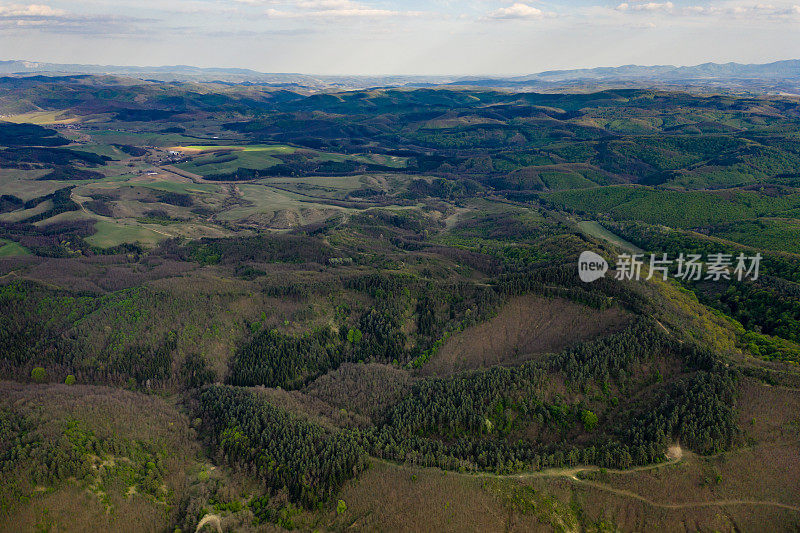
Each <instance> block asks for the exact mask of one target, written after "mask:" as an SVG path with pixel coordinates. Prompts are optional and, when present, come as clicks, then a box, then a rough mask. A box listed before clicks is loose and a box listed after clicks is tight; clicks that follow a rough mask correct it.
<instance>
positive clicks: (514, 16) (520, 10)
mask: <svg viewBox="0 0 800 533" xmlns="http://www.w3.org/2000/svg"><path fill="white" fill-rule="evenodd" d="M550 16H554V13H546V12H544V11H542V10H541V9H539V8H538V7H533V6H529V5H528V4H521V3H516V4H513V5H511V6H509V7H501V8H500V9H498V10H496V11H492V12H491V13H489V15H487V17H488V18H491V19H501V20H540V19H543V18H545V17H550Z"/></svg>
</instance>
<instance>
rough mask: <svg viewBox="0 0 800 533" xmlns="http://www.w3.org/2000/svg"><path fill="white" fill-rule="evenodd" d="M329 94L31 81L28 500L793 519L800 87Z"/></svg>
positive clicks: (406, 517)
mask: <svg viewBox="0 0 800 533" xmlns="http://www.w3.org/2000/svg"><path fill="white" fill-rule="evenodd" d="M313 93H315V91H305V90H301V89H298V88H295V89H293V90H288V89H286V88H276V87H269V86H264V85H258V84H249V85H244V84H234V83H229V82H218V83H197V82H194V81H177V82H170V83H163V82H157V81H153V80H150V81H143V80H135V79H131V78H122V77H110V76H89V75H70V76H63V77H52V76H37V77H7V78H2V79H0V109H2V113H3V114H4V117H3V121H2V122H0V378H1V379H2V380H3V381H2V382H0V430H1V431H0V432H1V433H2V435H3V437H2V438H0V473H1V475H0V518H2V520H0V531H4V530H14V531H16V530H26V531H27V530H31V531H33V530H56V529H58V530H88V529H93V528H95V529H96V528H102V529H108V530H136V531H140V530H142V531H163V530H165V529H170V530H179V531H195V530H197V529H198V527H199V528H200V530H202V528H203V527H205V528H212V529H217V525H219V528H220V529H222V530H223V531H251V530H252V531H263V530H275V529H278V530H281V529H285V530H292V529H301V530H326V531H327V530H331V531H341V530H344V529H356V530H390V531H394V530H399V531H402V530H409V531H419V530H443V531H444V530H459V531H461V530H481V531H507V530H515V529H516V530H524V531H530V530H534V531H536V530H553V529H555V530H570V531H581V530H585V531H611V530H615V531H616V530H622V531H638V530H643V529H644V530H662V529H670V528H672V527H674V524H676V523H684V524H696V526H697V528H699V529H704V530H705V529H708V530H720V531H724V530H746V531H758V530H763V529H770V530H793V529H795V526H796V524H797V522H798V520H800V499H798V498H799V497H798V495H800V490H795V489H796V488H797V480H798V479H800V463H798V461H797V454H798V453H799V452H800V448H799V447H798V446H799V444H798V442H800V433H799V432H798V423H797V422H798V421H797V412H798V409H800V395H798V389H800V372H798V368H797V367H798V364H799V363H800V303H799V302H800V286H798V283H800V247H798V244H797V243H798V242H800V173H798V168H800V139H798V136H797V132H798V131H799V130H798V127H799V126H800V105H798V101H797V100H796V99H794V98H792V97H788V96H771V97H756V96H736V95H722V94H714V95H702V96H701V95H697V94H688V93H686V92H675V91H658V90H641V89H635V90H634V89H613V90H603V91H593V92H587V93H570V94H566V93H564V94H544V93H533V92H508V91H496V90H489V89H486V90H478V89H460V88H455V87H448V88H421V89H410V88H403V89H386V88H383V89H370V90H359V91H346V92H342V91H326V92H324V93H317V94H313ZM587 251H591V252H594V253H595V254H598V255H599V256H600V257H602V258H603V259H605V260H606V261H607V262H608V263H609V270H608V272H606V274H605V276H604V277H602V278H601V279H598V280H596V281H594V282H591V283H589V282H585V281H582V280H581V278H580V275H579V270H578V262H579V258H580V257H581V255H582V254H583V253H584V252H587ZM625 253H627V254H631V253H635V254H641V256H640V257H639V258H640V259H641V260H642V261H643V266H642V268H641V276H639V277H638V279H628V278H636V276H623V275H621V274H620V273H621V272H623V270H622V267H623V266H624V262H623V259H624V258H625V257H626V256H624V255H621V254H625ZM651 254H652V256H653V257H655V258H657V259H662V260H663V258H664V257H665V255H666V256H667V258H668V259H672V260H674V261H667V262H666V264H667V266H666V267H663V268H662V269H661V270H656V269H653V270H651V266H657V265H658V264H661V263H655V262H654V263H652V264H651V262H650V256H651ZM695 256H698V257H700V258H701V259H702V261H701V262H704V263H708V262H710V261H711V260H712V259H713V258H716V261H717V267H716V272H717V274H718V275H717V276H716V277H715V276H713V275H710V276H705V275H704V276H699V277H692V276H689V275H686V272H685V269H684V268H683V267H684V266H685V260H686V258H687V257H695ZM681 257H682V258H683V262H681V260H680V258H681ZM739 257H744V258H748V259H749V260H751V261H755V259H756V258H758V261H759V267H760V270H759V272H758V275H755V273H753V272H751V273H750V274H751V275H747V276H738V275H737V274H736V271H735V270H734V266H735V264H736V263H735V261H736V260H737V258H739ZM627 258H628V259H631V257H630V256H627ZM726 261H727V263H726ZM725 264H727V265H728V268H727V269H725V268H722V270H720V265H722V267H724V266H725ZM704 268H706V270H704V271H703V272H704V273H710V272H711V271H710V270H709V268H710V267H709V266H708V265H705V266H704ZM651 274H652V275H651ZM664 278H666V279H664Z"/></svg>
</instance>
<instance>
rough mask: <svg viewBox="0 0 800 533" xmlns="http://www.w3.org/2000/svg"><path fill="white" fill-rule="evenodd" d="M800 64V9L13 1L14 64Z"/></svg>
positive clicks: (538, 67)
mask: <svg viewBox="0 0 800 533" xmlns="http://www.w3.org/2000/svg"><path fill="white" fill-rule="evenodd" d="M798 58H800V0H757V1H750V0H711V1H702V2H698V1H683V0H675V1H665V2H661V1H655V2H650V1H640V0H639V1H637V0H627V1H625V2H620V1H619V0H617V1H615V2H607V1H604V0H574V1H569V2H567V1H563V0H522V1H515V0H511V1H501V0H467V1H450V0H428V1H422V0H407V1H401V0H81V1H65V0H52V1H48V0H36V3H27V2H25V1H24V0H23V1H20V0H17V1H14V2H6V1H4V0H0V60H10V59H20V60H29V61H42V62H53V63H84V64H101V65H137V66H161V65H176V64H182V65H194V66H201V67H239V68H251V69H254V70H258V71H261V72H297V73H306V74H334V75H342V74H353V75H391V74H398V75H413V74H418V75H524V74H531V73H536V72H541V71H544V70H556V69H571V68H587V67H597V66H619V65H626V64H643V65H656V64H671V65H695V64H699V63H705V62H709V61H714V62H728V61H736V62H742V63H766V62H770V61H776V60H781V59H798Z"/></svg>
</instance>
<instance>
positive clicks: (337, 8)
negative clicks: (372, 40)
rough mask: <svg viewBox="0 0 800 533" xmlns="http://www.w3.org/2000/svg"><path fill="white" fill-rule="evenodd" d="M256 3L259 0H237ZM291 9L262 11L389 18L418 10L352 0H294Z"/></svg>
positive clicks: (288, 16) (322, 16)
mask: <svg viewBox="0 0 800 533" xmlns="http://www.w3.org/2000/svg"><path fill="white" fill-rule="evenodd" d="M237 1H239V2H246V3H257V2H260V0H237ZM291 7H292V9H275V8H270V9H267V10H266V11H265V12H264V13H265V14H266V15H267V17H269V18H276V19H309V18H311V19H325V18H391V17H415V16H419V15H422V13H421V12H419V11H395V10H391V9H379V8H373V7H369V6H366V5H364V4H361V3H359V2H353V1H352V0H295V1H294V2H292V4H291Z"/></svg>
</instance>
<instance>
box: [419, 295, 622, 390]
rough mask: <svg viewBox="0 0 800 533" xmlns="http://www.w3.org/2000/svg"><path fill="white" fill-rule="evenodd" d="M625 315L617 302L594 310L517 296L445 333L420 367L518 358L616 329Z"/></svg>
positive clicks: (455, 367) (429, 370) (432, 370)
mask: <svg viewBox="0 0 800 533" xmlns="http://www.w3.org/2000/svg"><path fill="white" fill-rule="evenodd" d="M627 321H628V316H627V313H625V312H624V311H622V310H620V309H617V308H611V309H604V310H597V309H592V308H590V307H587V306H583V305H580V304H576V303H573V302H570V301H568V300H562V299H558V298H544V297H540V296H533V295H528V296H520V297H518V298H514V299H513V300H511V301H510V302H509V303H508V304H506V305H505V306H504V307H503V308H502V309H501V310H500V312H499V313H498V314H497V316H496V317H495V318H493V319H491V320H489V321H488V322H484V323H482V324H479V325H477V326H474V327H471V328H469V329H467V330H465V331H464V332H462V333H459V334H457V335H454V336H453V337H451V338H450V339H448V341H447V342H446V343H445V344H444V345H443V346H442V348H441V349H440V350H439V351H438V352H437V354H436V356H435V357H434V358H433V359H432V360H431V361H430V362H429V363H428V364H426V365H425V366H424V367H423V369H422V371H423V373H424V374H428V375H433V374H450V373H453V372H458V371H462V370H474V369H478V368H487V367H490V366H494V365H503V364H505V365H513V364H520V363H522V362H523V361H526V360H529V359H532V358H534V357H535V356H536V355H537V354H543V353H554V352H559V351H561V350H563V349H565V348H567V347H569V346H572V345H574V344H576V343H578V342H582V341H586V340H589V339H592V338H594V337H597V336H599V335H604V334H608V333H611V332H614V331H615V330H619V329H621V328H622V326H623V325H624V324H625V323H626V322H627Z"/></svg>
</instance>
